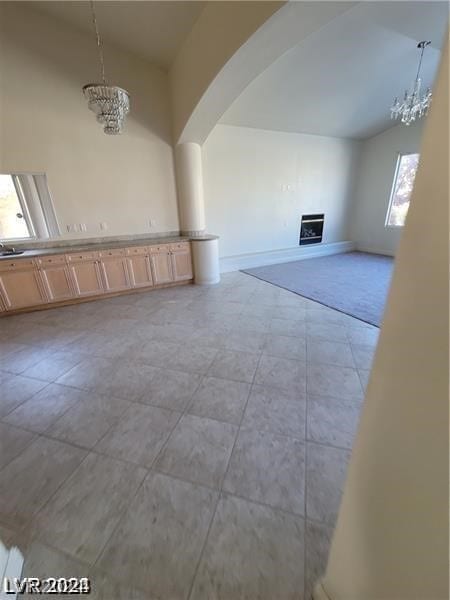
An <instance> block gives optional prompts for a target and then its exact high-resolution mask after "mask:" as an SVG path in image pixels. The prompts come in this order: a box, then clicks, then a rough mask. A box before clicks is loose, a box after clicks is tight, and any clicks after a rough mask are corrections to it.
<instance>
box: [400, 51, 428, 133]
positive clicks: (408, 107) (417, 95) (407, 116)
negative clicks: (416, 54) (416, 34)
mask: <svg viewBox="0 0 450 600" xmlns="http://www.w3.org/2000/svg"><path fill="white" fill-rule="evenodd" d="M430 44H431V42H425V41H423V42H419V43H418V44H417V47H418V48H420V50H421V52H420V60H419V67H418V69H417V75H416V80H415V81H414V86H413V88H412V91H410V92H408V90H406V91H405V95H404V97H403V102H400V101H399V99H398V98H395V100H394V104H393V105H392V106H391V119H401V122H402V123H404V124H405V125H411V123H413V122H414V121H415V120H416V119H417V118H418V119H420V117H423V116H424V115H426V114H427V112H428V108H429V107H430V104H431V96H432V94H431V89H430V88H427V90H426V92H425V93H424V94H421V91H420V87H421V84H422V82H421V79H420V69H421V67H422V59H423V53H424V52H425V48H426V47H427V46H429V45H430Z"/></svg>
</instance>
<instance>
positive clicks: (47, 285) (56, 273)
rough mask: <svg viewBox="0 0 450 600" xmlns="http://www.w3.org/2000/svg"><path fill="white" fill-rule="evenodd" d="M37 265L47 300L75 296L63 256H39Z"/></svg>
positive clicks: (54, 300)
mask: <svg viewBox="0 0 450 600" xmlns="http://www.w3.org/2000/svg"><path fill="white" fill-rule="evenodd" d="M37 265H38V267H39V273H40V275H41V279H42V283H43V286H44V290H45V293H46V295H47V298H48V300H49V302H59V301H62V300H70V298H73V297H74V296H75V289H74V287H73V284H72V278H71V276H70V271H69V267H68V266H67V263H66V257H65V256H51V257H45V258H40V259H38V260H37Z"/></svg>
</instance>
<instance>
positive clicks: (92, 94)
mask: <svg viewBox="0 0 450 600" xmlns="http://www.w3.org/2000/svg"><path fill="white" fill-rule="evenodd" d="M91 10H92V22H93V24H94V28H95V35H96V37H97V48H98V55H99V60H100V69H101V76H102V83H88V84H87V85H85V86H83V94H84V96H85V98H86V99H87V101H88V107H89V109H90V110H92V112H93V113H95V114H96V115H97V121H98V122H99V123H101V124H102V125H103V131H104V132H105V133H107V134H108V135H116V134H118V133H122V126H123V122H124V119H125V116H126V115H127V114H128V113H129V112H130V95H129V94H128V92H127V91H126V90H124V89H123V88H121V87H117V86H116V85H108V84H107V83H106V78H105V63H104V60H103V44H102V40H101V38H100V33H99V31H98V25H97V18H96V15H95V8H94V1H93V0H91Z"/></svg>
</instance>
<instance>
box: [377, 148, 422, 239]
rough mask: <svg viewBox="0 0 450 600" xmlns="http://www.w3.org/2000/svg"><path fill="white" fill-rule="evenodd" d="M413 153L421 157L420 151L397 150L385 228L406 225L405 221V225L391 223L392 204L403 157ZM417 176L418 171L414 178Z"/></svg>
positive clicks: (397, 227) (399, 227) (398, 227)
mask: <svg viewBox="0 0 450 600" xmlns="http://www.w3.org/2000/svg"><path fill="white" fill-rule="evenodd" d="M413 154H417V155H418V156H419V157H420V153H419V152H397V162H396V164H395V170H394V178H393V180H392V186H391V193H390V196H389V203H388V207H387V211H386V217H385V219H384V227H385V229H401V228H402V227H404V226H405V223H403V225H390V224H389V218H390V216H391V210H392V204H393V202H394V194H395V188H396V185H397V179H398V173H399V171H400V164H401V162H402V158H403V157H404V156H412V155H413ZM416 176H417V171H416V175H415V176H414V179H415V177H416ZM409 202H410V203H411V198H410V199H409ZM408 210H409V206H408Z"/></svg>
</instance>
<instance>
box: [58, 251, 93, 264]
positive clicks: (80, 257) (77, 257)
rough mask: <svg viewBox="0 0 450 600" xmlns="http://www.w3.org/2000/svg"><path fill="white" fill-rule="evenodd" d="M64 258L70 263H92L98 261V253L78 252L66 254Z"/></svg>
mask: <svg viewBox="0 0 450 600" xmlns="http://www.w3.org/2000/svg"><path fill="white" fill-rule="evenodd" d="M66 256H67V260H68V262H70V263H73V262H83V261H85V260H88V261H92V260H97V259H98V252H79V253H77V254H67V255H66Z"/></svg>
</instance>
